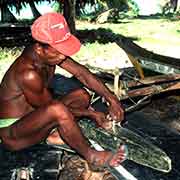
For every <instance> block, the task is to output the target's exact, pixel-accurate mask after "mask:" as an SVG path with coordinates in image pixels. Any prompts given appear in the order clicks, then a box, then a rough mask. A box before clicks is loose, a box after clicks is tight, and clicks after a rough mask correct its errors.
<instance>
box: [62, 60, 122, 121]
mask: <svg viewBox="0 0 180 180" xmlns="http://www.w3.org/2000/svg"><path fill="white" fill-rule="evenodd" d="M60 66H61V67H62V68H64V69H65V70H67V71H68V72H70V73H71V74H73V75H74V76H75V77H76V78H77V79H78V80H79V81H81V82H82V83H83V84H84V85H85V86H86V87H87V88H89V89H91V90H93V91H95V92H96V93H98V94H99V95H100V96H103V97H104V98H105V99H106V101H108V102H109V103H110V106H109V113H110V115H111V117H112V118H113V119H116V120H122V119H123V110H122V108H121V106H120V102H119V100H118V99H117V97H116V96H115V95H114V94H113V93H112V92H111V91H110V90H109V89H108V88H107V87H106V86H105V85H104V84H103V83H102V81H100V80H99V79H98V78H97V77H96V76H95V75H93V74H92V73H91V72H90V71H89V70H88V69H87V68H86V67H84V66H83V65H81V64H79V63H77V62H75V61H73V60H72V59H70V58H67V59H66V60H65V61H64V62H63V63H62V64H61V65H60Z"/></svg>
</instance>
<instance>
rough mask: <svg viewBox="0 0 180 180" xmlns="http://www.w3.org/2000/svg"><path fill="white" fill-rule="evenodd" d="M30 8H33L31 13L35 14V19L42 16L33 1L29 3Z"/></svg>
mask: <svg viewBox="0 0 180 180" xmlns="http://www.w3.org/2000/svg"><path fill="white" fill-rule="evenodd" d="M29 6H30V8H31V11H32V13H33V17H34V19H36V18H38V17H39V16H41V14H40V13H39V11H38V10H37V8H36V6H35V4H34V2H33V1H29Z"/></svg>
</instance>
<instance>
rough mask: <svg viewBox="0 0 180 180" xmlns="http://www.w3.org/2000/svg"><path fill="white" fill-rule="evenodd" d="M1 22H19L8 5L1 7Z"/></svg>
mask: <svg viewBox="0 0 180 180" xmlns="http://www.w3.org/2000/svg"><path fill="white" fill-rule="evenodd" d="M1 22H17V19H16V18H15V16H14V15H13V14H12V13H11V11H10V10H9V9H8V7H7V5H2V6H1Z"/></svg>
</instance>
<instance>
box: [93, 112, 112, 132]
mask: <svg viewBox="0 0 180 180" xmlns="http://www.w3.org/2000/svg"><path fill="white" fill-rule="evenodd" d="M95 120H96V122H97V124H98V126H100V127H102V128H103V129H106V130H111V129H112V121H109V120H108V119H107V118H106V115H105V114H104V113H103V112H96V113H95Z"/></svg>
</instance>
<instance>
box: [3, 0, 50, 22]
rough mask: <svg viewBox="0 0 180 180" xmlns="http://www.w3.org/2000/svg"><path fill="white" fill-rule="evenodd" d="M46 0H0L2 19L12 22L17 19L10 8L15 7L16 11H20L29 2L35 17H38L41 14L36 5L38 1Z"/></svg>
mask: <svg viewBox="0 0 180 180" xmlns="http://www.w3.org/2000/svg"><path fill="white" fill-rule="evenodd" d="M42 1H45V0H0V10H1V21H2V22H12V21H17V20H16V18H15V17H14V15H13V14H12V13H11V12H10V10H9V8H8V7H10V8H12V7H15V9H16V12H17V13H20V10H21V9H22V8H23V7H24V6H26V5H27V4H29V5H30V8H31V10H32V13H33V17H34V18H37V17H39V16H40V15H41V14H40V13H39V11H38V10H37V8H36V6H35V4H34V3H35V2H36V3H40V2H42ZM46 1H49V2H51V1H52V0H46Z"/></svg>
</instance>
